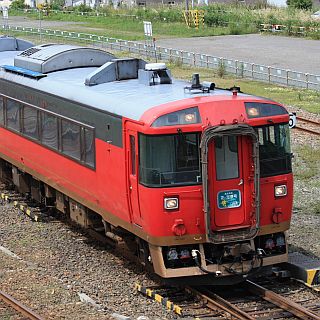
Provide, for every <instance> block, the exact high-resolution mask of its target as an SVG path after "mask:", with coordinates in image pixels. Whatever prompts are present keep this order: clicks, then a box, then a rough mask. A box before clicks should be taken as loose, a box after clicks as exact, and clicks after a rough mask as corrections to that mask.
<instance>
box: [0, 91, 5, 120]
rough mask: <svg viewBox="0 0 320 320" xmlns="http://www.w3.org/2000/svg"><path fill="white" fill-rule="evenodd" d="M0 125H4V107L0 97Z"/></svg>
mask: <svg viewBox="0 0 320 320" xmlns="http://www.w3.org/2000/svg"><path fill="white" fill-rule="evenodd" d="M0 125H4V106H3V97H2V96H0Z"/></svg>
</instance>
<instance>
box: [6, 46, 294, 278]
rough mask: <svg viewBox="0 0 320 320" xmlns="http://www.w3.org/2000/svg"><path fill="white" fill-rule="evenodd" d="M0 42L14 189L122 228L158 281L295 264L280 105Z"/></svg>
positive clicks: (114, 63) (157, 72) (73, 50)
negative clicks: (289, 257) (289, 255)
mask: <svg viewBox="0 0 320 320" xmlns="http://www.w3.org/2000/svg"><path fill="white" fill-rule="evenodd" d="M0 44H1V40H0ZM0 48H1V46H0ZM5 50H6V49H3V52H0V62H1V65H2V70H1V72H0V141H1V143H0V158H1V159H2V161H1V175H2V177H5V178H8V177H9V178H11V179H12V180H13V182H14V183H15V185H16V187H17V188H18V189H19V190H20V191H24V192H29V193H30V195H31V197H32V198H34V199H35V200H37V201H42V202H43V201H45V202H47V203H51V204H54V205H55V206H56V208H57V209H58V210H60V211H61V212H63V213H65V214H68V215H70V218H71V219H72V220H74V221H75V222H77V223H79V224H80V225H82V226H84V227H89V228H94V229H97V230H98V229H99V230H100V229H101V227H103V229H104V232H105V234H106V235H107V236H109V237H114V236H115V235H120V236H121V237H122V238H123V239H124V240H125V241H126V242H127V243H128V245H129V246H130V247H132V248H133V250H135V251H136V252H137V254H138V255H139V257H140V258H141V260H142V262H143V263H145V264H150V265H152V266H153V268H154V271H155V272H156V273H157V274H158V275H160V276H161V277H163V278H178V277H190V276H198V277H201V276H203V277H204V276H208V275H209V276H210V277H211V279H212V280H213V282H214V281H215V280H217V282H218V281H221V280H220V279H227V278H230V279H231V277H232V276H243V275H247V274H249V273H250V272H251V271H252V270H255V269H256V268H259V267H260V266H262V265H263V266H266V265H272V264H275V263H281V262H285V261H287V240H286V231H287V230H288V229H289V225H290V218H291V211H292V198H293V178H292V171H291V153H290V140H289V130H288V121H289V116H288V113H287V111H286V110H285V109H284V108H283V107H282V106H281V105H279V104H277V103H275V102H273V101H270V100H267V99H264V98H260V97H254V96H250V95H244V94H241V93H238V92H236V90H234V91H232V90H231V91H227V90H219V89H215V88H214V84H212V83H205V84H203V85H201V84H200V83H199V82H198V81H197V78H195V81H194V82H193V84H192V85H190V84H189V85H188V84H187V83H184V82H182V81H173V82H172V80H171V77H170V72H169V71H168V70H167V69H166V68H165V66H163V65H159V64H151V65H150V64H149V65H148V64H145V63H144V62H143V61H141V60H138V59H114V57H112V56H111V55H110V54H107V53H105V52H102V51H99V50H94V49H89V48H80V47H71V46H65V45H49V46H38V47H33V48H30V49H27V50H26V51H23V52H22V53H21V52H14V51H5ZM39 61H40V62H41V63H40V64H39ZM70 66H71V67H70Z"/></svg>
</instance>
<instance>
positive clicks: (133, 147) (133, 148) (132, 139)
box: [130, 136, 136, 176]
mask: <svg viewBox="0 0 320 320" xmlns="http://www.w3.org/2000/svg"><path fill="white" fill-rule="evenodd" d="M130 154H131V174H132V175H133V176H135V175H136V139H135V137H134V136H130Z"/></svg>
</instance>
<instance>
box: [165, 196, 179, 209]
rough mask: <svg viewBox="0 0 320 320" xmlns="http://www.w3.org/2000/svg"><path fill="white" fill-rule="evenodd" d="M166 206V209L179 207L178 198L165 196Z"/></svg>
mask: <svg viewBox="0 0 320 320" xmlns="http://www.w3.org/2000/svg"><path fill="white" fill-rule="evenodd" d="M164 208H165V209H166V210H174V209H178V208H179V199H178V198H164Z"/></svg>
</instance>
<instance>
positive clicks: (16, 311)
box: [0, 291, 43, 320]
mask: <svg viewBox="0 0 320 320" xmlns="http://www.w3.org/2000/svg"><path fill="white" fill-rule="evenodd" d="M0 319H16V320H18V319H21V320H22V319H23V320H26V319H30V320H43V318H42V317H41V316H39V315H38V314H36V313H35V312H34V311H32V310H31V309H30V308H28V307H26V306H25V305H23V304H22V303H21V302H19V301H17V300H16V299H14V298H13V297H12V296H10V295H8V294H7V293H5V292H3V291H0Z"/></svg>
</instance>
